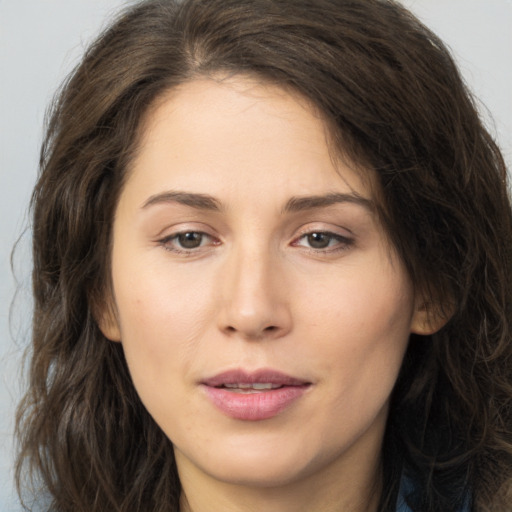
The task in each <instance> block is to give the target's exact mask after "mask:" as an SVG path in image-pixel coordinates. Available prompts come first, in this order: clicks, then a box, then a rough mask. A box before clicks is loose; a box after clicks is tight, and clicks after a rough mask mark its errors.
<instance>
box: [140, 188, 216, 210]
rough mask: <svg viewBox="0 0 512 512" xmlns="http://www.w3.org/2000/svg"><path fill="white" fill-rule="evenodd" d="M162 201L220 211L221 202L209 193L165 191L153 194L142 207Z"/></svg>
mask: <svg viewBox="0 0 512 512" xmlns="http://www.w3.org/2000/svg"><path fill="white" fill-rule="evenodd" d="M162 203H164V204H165V203H179V204H183V205H185V206H190V207H191V208H197V209H198V210H209V211H220V210H221V204H220V203H219V201H217V199H215V198H214V197H212V196H210V195H208V194H197V193H192V192H173V191H169V192H163V193H161V194H155V195H153V196H151V197H150V198H149V199H148V200H147V201H146V202H145V203H144V204H143V205H142V208H143V209H145V208H148V207H149V206H153V205H156V204H162Z"/></svg>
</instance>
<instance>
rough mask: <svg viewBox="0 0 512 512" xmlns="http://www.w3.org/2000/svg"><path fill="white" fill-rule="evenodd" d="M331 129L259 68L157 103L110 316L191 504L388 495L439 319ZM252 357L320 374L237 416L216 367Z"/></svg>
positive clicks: (244, 364) (338, 500) (119, 252)
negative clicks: (421, 344) (417, 376)
mask: <svg viewBox="0 0 512 512" xmlns="http://www.w3.org/2000/svg"><path fill="white" fill-rule="evenodd" d="M325 133H326V127H325V124H324V123H323V122H322V120H321V119H320V118H319V117H318V116H317V115H315V114H314V112H313V110H312V109H311V108H310V107H309V106H308V104H307V102H306V101H304V100H303V99H301V98H299V97H297V96H294V95H292V94H290V93H288V92H285V91H284V90H281V89H279V88H277V87H274V86H269V85H264V84H261V83H258V82H256V81H254V80H251V79H249V78H246V77H235V78H229V79H225V80H222V81H221V80H218V81H216V80H209V79H204V80H197V81H193V82H189V83H187V84H185V85H183V86H181V87H179V88H177V89H174V90H172V91H170V92H169V93H168V94H167V95H166V96H165V97H164V98H161V99H160V101H159V102H158V103H157V104H155V106H154V108H153V109H152V110H151V111H150V112H149V113H148V115H147V118H146V119H145V122H144V125H143V130H142V137H141V142H140V148H139V152H138V153H137V156H136V158H135V160H134V162H133V165H132V167H131V169H130V170H129V175H128V179H127V181H126V184H125V187H124V189H123V191H122V194H121V197H120V200H119V204H118V207H117V212H116V217H115V222H114V235H113V253H112V280H113V301H114V308H113V309H114V310H115V311H116V314H115V316H112V315H109V314H108V312H106V313H105V314H104V317H103V318H101V319H100V321H99V323H100V326H101V328H102V330H103V332H104V334H105V335H106V336H107V337H108V338H109V339H111V340H113V341H120V342H121V343H122V344H123V348H124V351H125V354H126V359H127V362H128V366H129V369H130V372H131V375H132V378H133V382H134V385H135V387H136V389H137V392H138V393H139V395H140V398H141V400H142V402H143V403H144V405H145V406H146V408H147V409H148V411H149V413H150V414H151V415H152V417H153V418H154V419H155V421H156V422H157V423H158V424H159V426H160V427H161V428H162V429H163V431H164V432H165V433H166V435H167V436H168V437H169V439H170V440H171V441H172V443H173V445H174V448H175V454H176V461H177V465H178V470H179V473H180V479H181V482H182V486H183V496H182V511H185V510H187V511H193V512H206V511H208V512H215V511H224V512H225V511H260V510H261V511H263V510H265V511H270V512H273V511H276V512H277V511H279V512H286V511H294V512H300V511H308V512H312V511H323V512H326V511H351V512H355V511H363V510H364V511H365V512H368V511H372V510H376V507H377V502H378V497H379V493H380V490H381V489H380V484H381V475H380V451H381V447H382V438H383V434H384V429H385V422H386V418H387V411H388V401H389V396H390V393H391V391H392V388H393V385H394V383H395V381H396V378H397V375H398V372H399V369H400V365H401V362H402V359H403V355H404V352H405V350H406V347H407V343H408V338H409V334H410V333H411V332H416V333H419V334H428V333H429V332H432V331H433V330H434V326H432V325H431V324H428V323H427V320H426V318H425V312H424V308H423V307H421V300H420V299H419V298H418V297H416V296H415V292H414V289H413V286H412V284H411V282H410V280H409V278H408V276H407V273H406V271H405V269H404V266H403V264H402V263H401V262H400V261H399V259H398V258H397V256H396V254H395V253H394V251H393V249H392V248H391V247H390V245H389V243H388V240H387V239H386V236H385V234H384V231H383V228H382V226H381V225H380V223H379V220H378V218H377V217H376V215H375V212H374V208H373V202H372V196H371V187H370V183H369V181H370V180H369V179H367V178H368V176H369V175H367V177H366V179H365V180H363V179H361V175H360V173H358V172H355V171H354V170H353V169H352V168H351V167H350V166H348V165H347V163H342V162H340V161H336V160H335V159H333V158H332V152H330V150H329V146H328V144H327V142H326V137H325ZM197 194H201V196H197ZM333 194H338V195H337V196H336V198H337V200H336V201H335V202H334V203H333V204H325V203H328V202H329V201H325V200H324V201H316V202H315V201H311V200H309V201H300V200H299V201H298V200H297V199H296V198H304V197H305V196H315V197H317V196H319V197H324V198H325V197H326V196H328V197H330V198H331V199H332V198H333ZM205 195H207V196H208V197H207V198H206V199H205V197H204V196H205ZM292 198H295V199H294V200H292ZM186 232H188V233H192V234H190V235H188V237H189V239H188V240H187V239H186V237H185V236H181V238H179V237H178V236H177V234H178V233H186ZM194 233H196V234H195V235H194ZM201 233H202V234H201ZM313 233H323V234H320V235H313ZM183 241H185V243H188V244H189V247H188V248H184V247H183ZM194 241H195V242H194ZM194 243H196V244H197V245H196V246H195V247H194ZM190 244H191V245H190ZM312 245H315V247H312ZM236 368H243V369H246V370H248V371H252V370H255V369H259V368H272V369H275V370H279V371H281V372H283V373H285V374H288V375H291V376H294V377H297V378H300V379H303V380H305V381H307V382H309V383H310V386H309V387H308V389H307V391H306V392H305V393H304V395H303V396H302V397H300V398H299V399H298V400H297V401H295V402H294V403H293V404H292V405H291V406H289V407H288V408H286V409H285V410H284V411H282V412H280V413H279V414H277V415H276V416H274V417H272V418H270V419H266V420H262V421H243V420H239V419H234V418H231V417H228V416H227V415H226V414H224V413H223V412H222V411H220V410H219V409H218V408H217V407H215V406H214V405H213V404H212V402H211V401H210V400H209V399H208V397H207V396H206V394H205V393H204V389H203V388H202V387H201V385H200V383H201V381H202V380H203V379H205V378H207V377H211V376H213V375H216V374H218V373H220V372H223V371H226V370H230V369H236Z"/></svg>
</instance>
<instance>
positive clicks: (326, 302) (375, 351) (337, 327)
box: [301, 264, 414, 400]
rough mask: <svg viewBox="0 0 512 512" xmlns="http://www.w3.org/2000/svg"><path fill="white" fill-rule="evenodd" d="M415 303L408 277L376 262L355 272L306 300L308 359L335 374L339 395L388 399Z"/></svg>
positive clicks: (407, 338) (407, 335)
mask: <svg viewBox="0 0 512 512" xmlns="http://www.w3.org/2000/svg"><path fill="white" fill-rule="evenodd" d="M413 307H414V300H413V292H412V287H411V285H410V283H409V282H408V280H407V279H406V277H405V276H404V275H403V274H401V273H399V272H394V271H392V269H390V268H385V267H384V268H383V266H382V265H379V264H376V265H374V266H373V267H372V266H366V267H365V271H364V272H358V271H357V269H355V268H354V269H352V272H348V273H347V274H345V275H344V276H343V277H340V279H339V280H338V282H333V281H331V282H330V283H329V286H328V287H327V286H326V287H325V288H324V290H323V293H320V294H315V296H306V297H304V307H303V315H302V320H301V321H303V322H307V325H309V327H308V328H307V330H308V331H309V334H308V338H309V339H310V340H312V342H311V344H310V346H309V347H307V350H308V353H307V358H308V360H310V361H312V362H313V364H314V365H315V366H321V367H322V368H323V369H324V371H325V374H327V375H331V376H333V380H332V382H335V383H336V386H337V387H333V388H332V393H333V397H334V395H336V394H338V392H339V393H340V394H343V393H345V392H347V393H350V395H351V398H350V400H357V399H359V398H361V397H366V396H373V395H375V396H376V397H377V395H378V397H380V398H379V399H382V398H384V399H385V398H387V395H386V394H387V393H388V392H390V391H391V388H392V387H393V385H394V382H395V380H396V377H397V374H398V371H399V369H400V366H401V363H402V359H403V355H404V353H405V350H406V347H407V343H408V340H409V335H410V326H411V319H412V314H413Z"/></svg>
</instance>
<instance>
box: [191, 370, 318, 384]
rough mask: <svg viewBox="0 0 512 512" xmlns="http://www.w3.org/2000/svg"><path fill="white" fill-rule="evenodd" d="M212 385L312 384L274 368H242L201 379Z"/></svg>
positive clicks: (204, 382)
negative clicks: (253, 369) (254, 369)
mask: <svg viewBox="0 0 512 512" xmlns="http://www.w3.org/2000/svg"><path fill="white" fill-rule="evenodd" d="M201 382H202V384H204V385H206V386H210V387H219V386H223V385H225V384H255V383H269V384H276V385H280V386H304V385H307V384H310V382H308V381H307V380H304V379H300V378H297V377H292V376H290V375H287V374H285V373H282V372H280V371H277V370H272V369H266V368H264V369H260V370H256V371H246V370H242V369H236V370H228V371H225V372H222V373H219V374H217V375H214V376H213V377H209V378H207V379H204V380H203V381H201Z"/></svg>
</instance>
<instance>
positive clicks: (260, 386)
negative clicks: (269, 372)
mask: <svg viewBox="0 0 512 512" xmlns="http://www.w3.org/2000/svg"><path fill="white" fill-rule="evenodd" d="M224 387H225V388H228V389H241V390H245V389H247V390H251V389H254V390H257V391H261V390H266V389H277V388H280V387H281V386H280V385H279V384H271V383H270V382H253V383H250V384H249V383H245V382H239V383H236V384H224Z"/></svg>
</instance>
